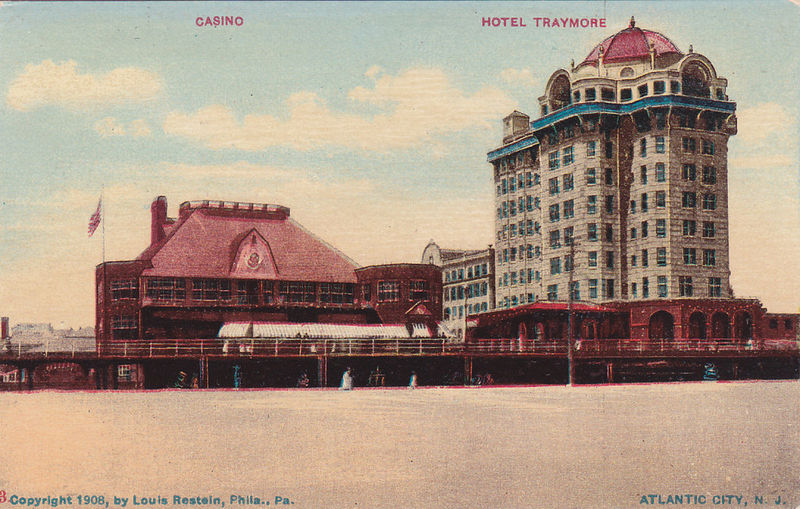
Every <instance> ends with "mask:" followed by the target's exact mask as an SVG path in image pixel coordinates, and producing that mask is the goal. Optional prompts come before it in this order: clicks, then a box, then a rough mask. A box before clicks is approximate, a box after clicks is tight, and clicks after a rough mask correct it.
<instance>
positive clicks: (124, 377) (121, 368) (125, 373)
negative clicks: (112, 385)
mask: <svg viewBox="0 0 800 509" xmlns="http://www.w3.org/2000/svg"><path fill="white" fill-rule="evenodd" d="M117 380H119V381H123V382H130V381H132V380H133V371H132V370H131V365H130V364H120V365H118V366H117Z"/></svg>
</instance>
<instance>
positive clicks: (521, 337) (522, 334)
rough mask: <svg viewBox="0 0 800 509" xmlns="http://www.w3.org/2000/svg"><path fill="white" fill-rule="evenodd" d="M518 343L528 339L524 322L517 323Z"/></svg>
mask: <svg viewBox="0 0 800 509" xmlns="http://www.w3.org/2000/svg"><path fill="white" fill-rule="evenodd" d="M517 337H518V338H519V340H520V341H525V340H526V339H528V327H527V326H526V325H525V322H519V329H518V335H517Z"/></svg>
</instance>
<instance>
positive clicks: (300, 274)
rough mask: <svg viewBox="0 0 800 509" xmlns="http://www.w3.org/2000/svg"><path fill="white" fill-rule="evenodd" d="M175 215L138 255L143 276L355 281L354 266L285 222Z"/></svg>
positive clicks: (209, 213)
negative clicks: (175, 219)
mask: <svg viewBox="0 0 800 509" xmlns="http://www.w3.org/2000/svg"><path fill="white" fill-rule="evenodd" d="M181 215H182V217H181V218H180V219H179V220H178V222H177V223H176V224H175V226H173V227H172V228H170V230H169V232H168V233H167V237H166V239H164V240H163V241H162V242H160V243H158V244H156V245H153V246H150V247H149V248H147V249H146V250H145V251H144V252H143V253H142V254H141V255H139V258H138V259H139V260H149V261H150V262H151V263H152V267H151V268H148V269H146V270H145V271H144V272H143V275H144V276H160V277H203V278H242V279H244V278H262V277H264V274H268V275H269V278H270V279H272V278H275V279H278V280H283V281H316V282H338V283H355V282H357V281H356V275H355V269H356V268H357V267H358V265H357V264H356V263H355V262H354V261H352V260H350V259H349V258H348V257H347V256H345V255H344V254H343V253H341V252H340V251H339V250H337V249H336V248H334V247H333V246H331V245H329V244H327V243H326V242H324V241H323V240H321V239H319V238H317V237H316V236H314V235H313V234H312V233H311V232H309V231H308V230H306V229H305V228H303V227H302V226H301V225H300V224H299V223H297V222H296V221H294V220H293V219H291V218H289V217H285V218H264V217H254V216H252V215H250V216H248V215H247V214H241V215H238V216H237V215H231V214H228V215H224V214H219V213H215V212H214V211H213V210H209V209H203V208H198V209H194V210H191V211H189V212H188V213H187V214H186V215H184V214H183V211H182V214H181ZM264 243H266V245H264ZM244 262H249V263H244ZM248 267H249V268H248ZM249 269H252V270H249Z"/></svg>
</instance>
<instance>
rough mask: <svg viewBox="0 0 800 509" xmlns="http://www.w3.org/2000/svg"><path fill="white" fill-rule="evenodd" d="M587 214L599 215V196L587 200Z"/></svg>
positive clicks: (589, 197) (592, 196)
mask: <svg viewBox="0 0 800 509" xmlns="http://www.w3.org/2000/svg"><path fill="white" fill-rule="evenodd" d="M586 213H587V214H596V213H597V195H595V194H593V195H591V196H588V197H587V198H586Z"/></svg>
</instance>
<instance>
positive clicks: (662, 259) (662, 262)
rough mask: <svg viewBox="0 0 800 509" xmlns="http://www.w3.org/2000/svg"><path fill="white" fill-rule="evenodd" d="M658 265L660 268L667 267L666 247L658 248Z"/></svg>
mask: <svg viewBox="0 0 800 509" xmlns="http://www.w3.org/2000/svg"><path fill="white" fill-rule="evenodd" d="M656 265H658V266H659V267H666V266H667V248H665V247H659V248H656Z"/></svg>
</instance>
